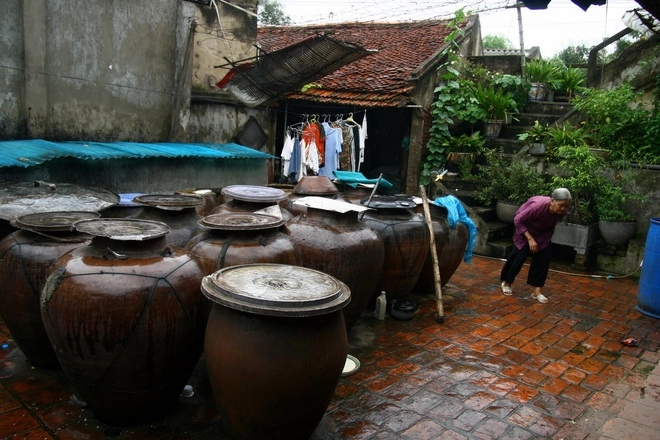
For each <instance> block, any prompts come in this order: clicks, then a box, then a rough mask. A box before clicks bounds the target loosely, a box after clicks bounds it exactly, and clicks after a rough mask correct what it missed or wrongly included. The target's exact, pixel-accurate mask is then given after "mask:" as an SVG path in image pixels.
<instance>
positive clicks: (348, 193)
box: [335, 183, 378, 205]
mask: <svg viewBox="0 0 660 440" xmlns="http://www.w3.org/2000/svg"><path fill="white" fill-rule="evenodd" d="M335 185H337V188H338V189H339V197H341V198H342V199H343V200H345V201H347V202H350V203H355V204H358V205H360V204H361V202H362V201H363V200H367V199H369V196H370V195H371V193H372V192H373V188H368V187H366V186H362V185H357V184H356V186H355V187H353V186H351V185H349V184H347V183H335ZM376 191H378V189H376Z"/></svg>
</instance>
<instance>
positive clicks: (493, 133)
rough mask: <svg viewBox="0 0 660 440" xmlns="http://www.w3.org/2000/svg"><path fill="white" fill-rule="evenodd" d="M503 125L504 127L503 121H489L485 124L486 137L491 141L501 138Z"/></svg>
mask: <svg viewBox="0 0 660 440" xmlns="http://www.w3.org/2000/svg"><path fill="white" fill-rule="evenodd" d="M502 125H504V120H503V119H489V120H488V121H486V123H485V124H484V136H485V137H487V138H489V139H497V138H498V137H500V132H501V131H502Z"/></svg>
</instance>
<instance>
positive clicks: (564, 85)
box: [559, 67, 587, 102]
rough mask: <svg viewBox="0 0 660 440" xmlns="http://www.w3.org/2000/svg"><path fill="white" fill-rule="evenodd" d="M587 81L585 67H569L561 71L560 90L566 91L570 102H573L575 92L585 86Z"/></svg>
mask: <svg viewBox="0 0 660 440" xmlns="http://www.w3.org/2000/svg"><path fill="white" fill-rule="evenodd" d="M586 81H587V72H586V71H585V70H584V69H578V68H574V67H568V68H566V69H563V70H562V71H560V72H559V84H560V88H559V90H562V91H564V92H566V99H567V100H568V102H571V101H572V100H573V97H574V96H575V94H576V93H577V92H578V91H580V90H582V89H583V88H584V84H585V83H586Z"/></svg>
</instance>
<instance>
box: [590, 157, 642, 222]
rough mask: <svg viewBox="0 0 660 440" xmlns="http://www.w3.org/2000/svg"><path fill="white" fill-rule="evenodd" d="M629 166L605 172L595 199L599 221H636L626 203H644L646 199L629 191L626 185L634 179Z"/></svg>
mask: <svg viewBox="0 0 660 440" xmlns="http://www.w3.org/2000/svg"><path fill="white" fill-rule="evenodd" d="M629 171H630V170H629V168H628V167H627V166H624V167H620V168H613V169H609V168H608V169H605V170H603V176H604V177H603V182H602V184H601V186H600V188H599V190H598V192H597V193H596V196H595V198H594V202H595V203H594V205H595V209H596V213H597V214H598V219H599V220H607V221H615V222H625V221H631V220H634V219H635V218H634V216H633V215H632V214H631V213H630V212H629V211H627V210H626V203H629V202H643V201H644V197H643V196H642V195H640V194H637V193H634V192H632V191H629V190H628V189H627V188H626V185H627V184H628V183H629V182H630V181H631V179H632V177H631V175H630V173H629Z"/></svg>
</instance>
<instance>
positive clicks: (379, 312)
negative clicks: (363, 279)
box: [374, 290, 387, 321]
mask: <svg viewBox="0 0 660 440" xmlns="http://www.w3.org/2000/svg"><path fill="white" fill-rule="evenodd" d="M386 308H387V298H386V297H385V291H384V290H383V291H382V292H380V296H379V297H378V298H376V310H375V311H374V316H375V317H376V319H379V320H381V321H382V320H384V319H385V309H386Z"/></svg>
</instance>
